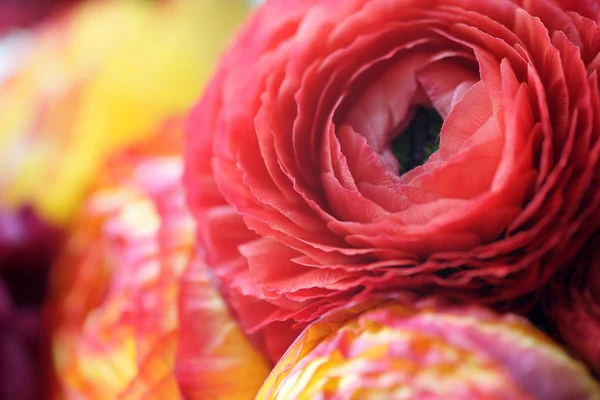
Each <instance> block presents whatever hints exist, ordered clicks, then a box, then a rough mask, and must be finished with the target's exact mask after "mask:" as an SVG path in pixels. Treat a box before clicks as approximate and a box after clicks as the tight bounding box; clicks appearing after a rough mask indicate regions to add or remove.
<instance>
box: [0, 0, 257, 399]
mask: <svg viewBox="0 0 600 400" xmlns="http://www.w3.org/2000/svg"><path fill="white" fill-rule="evenodd" d="M258 3H260V1H250V0H85V1H84V0H2V1H0V115H1V116H0V400H1V399H15V400H19V399H39V398H45V397H55V398H63V397H65V396H66V395H65V394H64V393H61V392H60V390H56V391H53V392H52V393H51V391H49V390H48V389H47V388H44V385H46V386H47V385H50V386H52V385H53V384H54V383H55V382H54V381H56V376H55V375H56V371H52V368H50V366H51V365H52V364H53V363H54V362H55V360H54V358H55V357H56V354H54V352H53V349H52V346H53V345H52V343H51V339H49V338H50V330H51V329H50V328H52V329H54V328H53V326H54V325H56V324H55V322H56V321H50V322H48V317H47V315H48V307H49V306H48V305H47V304H46V303H47V298H48V296H49V294H48V279H49V276H51V275H52V272H51V271H52V268H53V264H54V263H55V259H56V258H57V257H59V256H60V253H61V252H64V251H65V250H64V249H65V248H66V247H67V244H66V243H67V242H69V243H71V242H72V241H73V240H75V241H77V240H78V239H77V238H75V239H73V236H74V233H73V232H76V231H78V229H79V228H80V227H79V226H76V225H77V224H78V223H79V222H77V223H76V222H74V221H76V220H77V215H78V214H80V213H81V212H82V204H84V203H85V202H86V199H88V198H89V196H90V195H91V193H93V192H94V190H96V189H97V188H98V187H99V186H101V184H102V183H101V182H103V179H104V180H105V178H106V177H105V176H104V175H105V171H106V170H107V168H108V165H112V166H114V165H115V163H116V164H117V167H119V165H120V164H119V163H121V162H122V161H119V160H122V159H120V158H119V157H116V156H115V155H118V153H119V152H122V151H125V150H126V149H128V148H130V147H131V146H135V145H137V144H138V143H143V141H144V140H146V139H148V137H150V136H152V135H157V131H161V132H162V131H163V130H162V129H161V128H160V127H161V126H164V124H168V123H169V121H173V120H177V121H180V122H181V123H180V125H182V126H183V122H182V121H184V120H185V115H186V113H187V112H188V110H189V109H190V108H191V107H192V106H193V105H194V103H195V102H196V101H197V99H198V98H199V96H200V95H201V93H202V89H203V88H204V86H205V85H206V83H207V81H208V79H209V78H210V75H211V72H212V71H213V70H214V67H215V64H216V63H217V61H218V58H219V55H220V54H221V53H222V51H223V50H224V48H225V47H226V45H227V43H228V41H230V40H231V38H232V36H233V35H234V34H235V32H236V29H237V28H238V27H239V25H240V24H241V23H242V22H243V20H244V19H245V18H246V17H247V15H248V14H249V13H250V12H251V9H252V7H255V6H256V5H258ZM164 131H169V129H165V130H164ZM158 135H160V133H159V134H158ZM178 140H179V139H178ZM176 142H177V143H179V141H176ZM170 143H173V142H170ZM167 147H168V145H167ZM174 151H175V153H177V154H176V156H177V157H179V158H180V151H179V150H178V149H175V150H174ZM115 157H116V158H115ZM111 171H112V169H111ZM118 173H120V172H117V174H118ZM79 220H81V218H79ZM75 236H76V235H75ZM67 238H68V240H67ZM85 251H86V250H85V247H84V250H83V252H84V253H85ZM82 257H83V256H82ZM62 258H64V257H62ZM67 274H68V269H67ZM52 279H54V280H57V281H59V282H58V283H57V285H55V286H56V287H62V286H61V282H60V280H61V279H62V278H61V277H54V278H52ZM103 290H108V289H106V288H105V289H103ZM53 296H54V297H55V298H58V299H60V298H61V296H62V294H61V293H60V292H59V293H54V294H53ZM50 314H51V313H50ZM49 327H50V328H49ZM49 370H50V371H49ZM66 397H69V396H66Z"/></svg>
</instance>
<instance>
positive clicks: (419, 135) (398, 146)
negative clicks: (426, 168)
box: [391, 106, 444, 175]
mask: <svg viewBox="0 0 600 400" xmlns="http://www.w3.org/2000/svg"><path fill="white" fill-rule="evenodd" d="M443 122H444V121H443V120H442V117H440V115H439V114H438V113H437V111H435V110H434V109H432V108H426V107H422V106H419V107H417V110H416V112H415V116H414V117H413V119H412V121H411V123H410V125H409V126H408V128H406V130H405V131H404V132H402V133H401V134H399V135H398V136H397V137H396V138H395V139H394V140H393V141H392V146H391V147H392V152H393V153H394V156H395V157H396V159H397V160H398V161H399V162H400V172H399V173H400V175H402V174H403V173H406V172H408V171H410V170H411V169H413V168H415V167H418V166H419V165H423V163H425V161H427V159H428V158H429V156H430V155H432V154H433V153H434V152H436V151H437V150H438V149H439V147H440V139H439V138H440V131H441V129H442V123H443Z"/></svg>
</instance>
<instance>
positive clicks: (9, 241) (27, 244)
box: [0, 206, 60, 305]
mask: <svg viewBox="0 0 600 400" xmlns="http://www.w3.org/2000/svg"><path fill="white" fill-rule="evenodd" d="M59 238H60V235H59V230H58V229H56V228H55V227H52V226H50V225H48V224H46V223H44V221H41V220H40V219H39V218H38V216H37V215H36V214H35V212H34V211H33V210H32V209H31V207H26V206H25V207H22V208H20V209H19V210H17V211H16V212H6V211H4V210H2V209H0V277H1V278H3V279H4V280H5V281H6V283H7V285H8V286H9V287H10V289H11V291H12V292H13V293H14V297H15V300H16V301H17V303H19V304H28V305H40V304H41V302H42V299H43V294H44V286H45V278H46V275H47V268H48V266H49V265H50V262H51V260H52V258H53V257H54V255H55V254H56V251H57V248H58V245H59V243H60V240H59Z"/></svg>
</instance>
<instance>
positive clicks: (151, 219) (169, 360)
mask: <svg viewBox="0 0 600 400" xmlns="http://www.w3.org/2000/svg"><path fill="white" fill-rule="evenodd" d="M180 136H181V122H180V121H174V122H172V123H170V124H169V125H167V126H166V127H165V130H163V131H160V132H159V133H158V134H157V136H156V137H154V138H152V139H151V140H149V141H147V142H146V143H144V144H142V145H139V146H137V147H134V148H133V149H132V150H130V151H127V152H125V153H123V154H120V155H118V156H115V157H114V158H112V159H111V160H110V162H109V163H108V165H107V168H108V169H107V172H106V173H105V174H103V175H104V180H103V182H102V183H101V184H99V187H98V189H97V190H96V191H94V193H93V194H92V195H91V196H90V198H89V199H88V200H87V201H86V203H85V206H84V208H83V210H82V213H81V216H80V217H79V218H78V220H77V222H76V223H75V224H74V226H73V229H72V231H71V232H70V234H69V237H68V240H67V242H66V246H65V248H64V249H63V251H62V252H61V254H60V255H59V258H58V260H57V262H56V264H55V266H54V268H53V270H52V281H51V290H50V295H51V299H50V302H49V304H48V323H49V326H50V327H51V334H52V339H51V341H52V343H51V347H52V353H53V360H54V364H55V368H56V376H57V379H58V380H59V382H60V386H61V388H60V389H62V391H63V392H64V396H66V397H67V398H80V397H81V396H83V397H85V398H87V399H116V398H123V399H126V398H132V399H133V398H140V397H143V396H154V397H158V398H178V396H179V390H178V388H177V384H176V381H175V377H174V375H173V366H174V357H175V349H176V345H177V328H178V327H177V296H178V293H179V289H178V280H179V277H180V276H181V274H182V273H183V270H184V268H185V267H186V266H187V264H188V262H189V260H190V258H191V255H192V252H193V248H194V241H195V235H194V224H193V220H192V219H191V217H190V216H189V215H188V213H187V208H186V206H185V202H184V196H183V190H182V186H181V184H180V177H181V172H182V163H181V158H180V156H179V150H180V146H179V145H180V143H181V141H180Z"/></svg>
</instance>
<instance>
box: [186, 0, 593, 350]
mask: <svg viewBox="0 0 600 400" xmlns="http://www.w3.org/2000/svg"><path fill="white" fill-rule="evenodd" d="M570 4H571V2H568V1H561V2H560V3H557V2H555V1H552V0H533V1H509V0H498V1H481V0H403V1H398V0H370V1H367V0H343V1H342V0H338V1H328V0H310V1H307V0H304V1H299V0H298V1H292V0H290V1H270V2H267V4H266V5H265V6H264V7H262V8H261V9H260V10H259V11H258V12H257V13H256V14H255V15H254V16H253V18H251V20H250V21H249V22H248V23H247V25H246V27H245V29H244V30H243V31H242V32H241V34H240V35H239V37H238V38H237V41H236V42H235V43H234V45H233V46H232V48H231V49H230V50H229V52H228V53H227V54H226V55H225V57H224V58H223V60H222V62H221V65H220V68H219V70H218V72H217V74H216V76H215V78H214V80H213V81H212V84H211V85H210V87H209V88H208V91H207V92H206V93H205V95H204V97H203V99H202V101H201V102H200V103H199V104H198V106H197V107H196V109H195V111H194V112H193V115H192V117H191V121H190V126H189V132H188V135H187V149H186V184H187V187H188V189H189V193H190V194H189V203H190V206H191V208H192V211H193V213H194V215H195V217H196V219H197V221H198V222H199V229H198V232H199V236H200V242H201V246H202V247H203V248H204V249H205V261H206V262H207V264H208V266H209V267H210V268H211V269H212V270H213V271H214V273H215V275H216V276H217V277H218V279H219V281H220V285H221V289H222V291H223V292H224V293H225V295H226V298H227V299H228V300H229V303H230V305H231V307H232V308H233V310H234V311H235V313H236V315H237V317H238V318H239V319H240V321H241V322H242V324H243V326H244V328H245V329H246V331H247V332H249V333H251V334H256V335H255V336H256V337H255V339H256V340H257V341H261V340H262V341H263V342H264V343H263V349H264V350H265V351H266V353H268V354H269V356H270V357H271V358H272V359H274V360H277V359H278V357H279V356H280V355H281V354H282V353H283V351H284V350H285V348H286V347H287V345H288V344H289V343H290V342H291V341H292V340H293V339H294V337H295V336H296V335H297V332H298V331H297V329H296V330H293V329H292V327H295V328H300V327H302V326H305V325H306V324H307V323H309V322H310V321H312V320H314V319H315V318H317V317H318V316H319V315H322V314H323V313H324V312H326V311H327V310H329V309H331V308H333V307H335V306H337V305H340V304H344V303H346V302H348V301H350V300H351V299H359V298H362V297H365V296H366V295H368V294H369V293H370V292H373V291H376V292H387V291H397V290H412V291H415V292H418V293H430V292H436V293H446V294H448V295H451V296H455V297H460V298H461V299H464V300H468V301H476V302H479V303H485V304H490V305H495V306H504V307H506V306H510V307H514V306H516V305H519V306H523V305H525V306H526V305H527V303H528V300H529V299H530V297H531V295H532V294H533V293H535V292H537V291H539V290H540V289H541V288H542V287H543V286H544V285H545V284H546V283H548V281H549V280H550V279H551V278H552V277H553V275H554V274H555V272H556V271H557V270H558V269H559V268H561V267H562V266H564V265H566V264H567V263H568V262H569V261H570V260H571V259H573V257H574V256H575V255H576V254H577V252H578V251H579V249H580V248H581V247H582V245H583V244H584V243H585V242H586V240H587V239H588V238H589V237H590V236H591V235H592V234H593V233H594V232H595V231H597V230H598V227H599V226H600V182H599V177H600V174H598V171H599V168H600V165H599V158H600V138H599V136H600V96H599V87H598V67H599V66H600V61H599V59H598V57H597V55H598V53H600V28H598V25H596V23H595V22H594V20H598V17H599V15H600V11H599V10H598V7H597V4H596V3H595V2H593V1H587V2H577V4H576V7H575V8H574V10H575V11H577V12H579V13H582V14H578V13H577V12H571V11H568V10H567V9H566V8H567V6H569V5H570ZM561 5H562V6H564V7H565V9H563V8H561V7H560V6H561ZM588 17H591V18H593V19H594V20H592V19H588ZM423 109H425V110H429V111H428V113H429V114H431V113H432V112H433V111H431V110H434V111H435V112H437V114H439V116H440V117H441V118H442V119H443V126H442V127H441V133H440V136H439V149H438V150H437V151H434V152H433V154H431V155H430V156H429V157H428V158H427V157H426V155H427V147H426V146H425V145H424V143H427V142H430V143H431V142H435V141H436V139H437V137H436V136H434V137H433V139H432V138H431V137H428V136H427V135H428V134H430V133H431V132H430V130H431V129H428V128H427V127H426V126H425V125H426V124H428V123H430V122H431V119H430V118H429V119H427V118H425V119H424V118H423V115H424V114H423V111H422V110H423ZM409 126H410V129H407V128H408V127H409ZM415 126H416V128H415ZM407 132H408V133H407ZM405 133H406V135H405V136H404V137H403V135H404V134H405ZM396 138H399V139H396ZM406 138H408V139H406ZM404 139H406V141H408V142H412V145H411V147H407V146H402V144H401V143H402V140H404ZM398 143H400V144H398ZM398 148H399V150H400V153H402V151H404V152H405V153H407V154H408V159H409V160H408V161H409V162H406V160H403V159H402V158H401V159H400V162H399V161H398V160H397V158H396V156H395V154H394V153H395V152H398V151H396V150H398ZM426 158H427V159H426ZM425 159H426V161H425ZM423 161H425V162H424V163H423ZM421 163H422V165H419V164H421ZM413 167H414V168H413ZM411 168H412V169H411ZM399 170H400V172H398V171H399ZM265 337H268V340H266V341H265V339H264V338H265Z"/></svg>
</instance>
